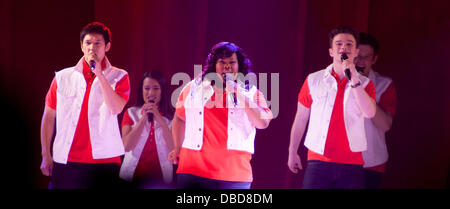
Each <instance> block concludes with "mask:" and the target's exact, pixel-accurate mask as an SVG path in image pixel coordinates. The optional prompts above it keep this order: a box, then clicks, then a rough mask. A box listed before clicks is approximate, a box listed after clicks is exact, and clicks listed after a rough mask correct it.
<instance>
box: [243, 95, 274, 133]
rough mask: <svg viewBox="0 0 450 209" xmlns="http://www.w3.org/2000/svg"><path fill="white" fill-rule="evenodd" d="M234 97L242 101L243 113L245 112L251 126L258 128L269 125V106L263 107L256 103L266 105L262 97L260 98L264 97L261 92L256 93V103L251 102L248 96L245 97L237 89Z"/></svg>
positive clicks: (270, 116)
mask: <svg viewBox="0 0 450 209" xmlns="http://www.w3.org/2000/svg"><path fill="white" fill-rule="evenodd" d="M236 97H237V99H238V101H240V102H243V103H244V108H245V113H246V114H247V116H248V118H249V120H250V122H251V123H252V125H253V126H255V127H256V128H258V129H265V128H267V127H268V126H269V123H270V120H271V119H272V112H271V111H270V109H269V108H263V107H262V106H261V105H259V104H258V103H263V106H264V107H266V106H267V104H266V101H265V100H264V98H261V97H264V96H263V95H262V93H261V94H260V93H259V92H258V95H257V96H256V97H257V98H259V101H260V102H256V103H253V102H251V101H250V99H249V98H247V97H245V96H244V95H243V94H240V93H239V91H238V93H237V95H236Z"/></svg>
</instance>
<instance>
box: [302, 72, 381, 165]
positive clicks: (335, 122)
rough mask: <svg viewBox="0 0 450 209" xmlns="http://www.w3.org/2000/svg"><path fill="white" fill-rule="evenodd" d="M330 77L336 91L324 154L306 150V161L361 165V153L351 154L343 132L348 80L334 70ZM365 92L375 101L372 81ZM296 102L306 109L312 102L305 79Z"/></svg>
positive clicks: (362, 162) (345, 133)
mask: <svg viewBox="0 0 450 209" xmlns="http://www.w3.org/2000/svg"><path fill="white" fill-rule="evenodd" d="M331 75H332V76H333V77H334V78H335V79H336V82H337V84H338V85H337V87H338V90H337V93H336V99H335V101H334V106H333V112H332V114H331V119H330V124H329V128H328V133H327V139H326V143H325V151H324V154H323V155H321V154H318V153H315V152H313V151H311V150H308V160H320V161H325V162H333V163H345V164H356V165H363V164H364V160H363V157H362V152H352V151H351V150H350V146H349V142H348V137H347V132H346V131H345V122H344V92H345V87H346V85H347V81H348V80H347V79H346V78H344V79H342V80H340V79H339V76H338V75H337V74H336V73H335V72H334V70H332V71H331ZM365 90H366V92H367V94H369V96H370V97H372V98H373V100H374V101H375V100H376V90H375V86H374V85H373V82H372V81H370V82H369V84H368V85H367V86H366V88H365ZM298 101H299V102H300V103H301V104H302V105H303V106H305V107H307V108H310V107H311V104H312V102H313V101H312V98H311V94H310V92H309V87H308V79H306V81H305V82H304V84H303V87H302V89H301V90H300V93H299V95H298Z"/></svg>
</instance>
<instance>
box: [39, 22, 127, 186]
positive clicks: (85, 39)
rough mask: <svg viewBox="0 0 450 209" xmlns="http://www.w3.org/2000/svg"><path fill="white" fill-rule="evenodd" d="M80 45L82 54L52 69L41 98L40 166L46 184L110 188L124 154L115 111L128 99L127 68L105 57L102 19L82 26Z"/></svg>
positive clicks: (105, 34) (107, 33)
mask: <svg viewBox="0 0 450 209" xmlns="http://www.w3.org/2000/svg"><path fill="white" fill-rule="evenodd" d="M80 45H81V51H82V52H83V54H84V56H83V57H82V58H81V59H80V60H79V61H78V63H77V64H76V65H75V66H73V67H69V68H66V69H63V70H60V71H58V72H56V74H55V77H54V79H53V81H52V84H51V86H50V89H49V91H48V93H47V95H46V99H45V104H46V105H45V109H44V114H43V116H42V123H41V147H42V163H41V167H40V168H41V171H42V174H43V175H45V176H51V181H50V185H49V188H56V189H66V188H70V189H76V188H99V187H112V186H113V185H115V182H116V179H117V178H118V174H119V168H120V163H121V158H120V156H121V155H123V154H124V147H123V143H122V139H121V136H120V132H119V125H118V122H117V115H118V114H119V113H121V112H122V110H123V108H124V106H125V104H126V103H127V101H128V98H129V93H130V82H129V78H128V73H127V72H126V71H125V70H122V69H118V68H116V67H113V66H112V65H111V63H110V62H109V60H108V58H107V57H106V56H105V54H106V52H108V51H109V49H110V48H111V32H110V30H109V28H108V27H106V26H105V25H104V24H103V23H99V22H92V23H89V24H88V25H86V26H85V27H84V28H83V29H82V31H81V33H80ZM55 120H56V122H55ZM55 123H56V136H55V139H54V142H53V150H52V152H51V150H50V147H51V141H52V137H53V133H54V131H55V130H54V129H55V128H54V127H55Z"/></svg>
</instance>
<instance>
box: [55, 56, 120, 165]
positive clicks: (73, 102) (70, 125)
mask: <svg viewBox="0 0 450 209" xmlns="http://www.w3.org/2000/svg"><path fill="white" fill-rule="evenodd" d="M105 59H106V69H105V70H104V71H103V74H104V75H105V78H106V80H107V81H108V82H109V83H110V84H111V87H112V88H113V89H115V86H116V84H117V82H118V81H120V79H122V78H123V77H124V76H125V75H126V74H127V72H126V71H124V70H121V69H118V68H116V67H113V66H111V64H110V63H109V61H108V59H107V58H106V57H105ZM55 79H56V83H57V86H58V87H57V93H56V95H57V96H56V137H55V142H54V144H53V160H54V161H55V162H57V163H62V164H66V163H67V158H68V156H69V151H70V147H71V145H72V142H73V138H74V134H75V129H76V127H77V124H78V118H79V117H80V112H81V105H82V104H83V98H84V95H85V92H86V86H87V84H86V80H85V78H84V76H83V58H81V59H80V61H79V62H78V63H77V65H76V66H74V67H70V68H66V69H63V70H61V71H58V72H56V75H55ZM88 103H89V105H88V118H89V120H88V123H89V133H90V138H91V145H92V155H93V158H94V159H103V158H111V157H117V156H120V155H123V154H124V152H125V150H124V147H123V142H122V138H121V136H120V131H119V124H118V123H117V115H114V114H111V111H110V110H109V109H108V107H107V106H106V103H105V101H104V99H103V95H102V92H101V89H100V83H99V81H98V78H95V79H94V81H93V83H92V86H91V92H90V95H89V102H88Z"/></svg>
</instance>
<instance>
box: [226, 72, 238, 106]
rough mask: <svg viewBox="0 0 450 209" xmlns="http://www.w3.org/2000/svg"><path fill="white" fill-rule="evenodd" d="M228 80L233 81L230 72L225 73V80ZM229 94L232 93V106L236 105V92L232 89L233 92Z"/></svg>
mask: <svg viewBox="0 0 450 209" xmlns="http://www.w3.org/2000/svg"><path fill="white" fill-rule="evenodd" d="M228 81H231V82H234V81H233V77H232V76H231V75H230V74H225V82H228ZM231 94H232V95H233V102H234V106H236V105H237V98H236V93H235V92H234V90H233V93H231Z"/></svg>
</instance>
